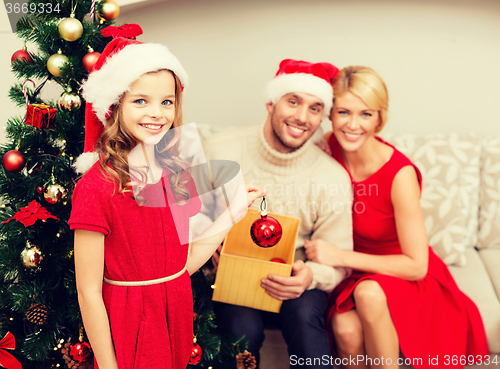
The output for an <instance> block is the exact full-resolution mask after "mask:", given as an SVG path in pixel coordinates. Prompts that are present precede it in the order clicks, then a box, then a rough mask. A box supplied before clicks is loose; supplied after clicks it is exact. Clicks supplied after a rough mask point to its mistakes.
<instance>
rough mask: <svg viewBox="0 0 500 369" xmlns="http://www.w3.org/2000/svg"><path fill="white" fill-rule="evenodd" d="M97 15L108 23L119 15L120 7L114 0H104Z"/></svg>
mask: <svg viewBox="0 0 500 369" xmlns="http://www.w3.org/2000/svg"><path fill="white" fill-rule="evenodd" d="M99 14H100V15H101V17H103V18H104V19H106V20H108V21H111V20H114V19H116V18H118V16H119V15H120V6H119V5H118V4H117V3H116V1H115V0H106V2H105V3H104V4H102V9H101V11H100V12H99Z"/></svg>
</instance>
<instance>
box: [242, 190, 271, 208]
mask: <svg viewBox="0 0 500 369" xmlns="http://www.w3.org/2000/svg"><path fill="white" fill-rule="evenodd" d="M245 189H246V191H247V204H248V207H250V206H252V204H253V202H254V201H255V200H256V199H258V198H259V197H263V196H266V194H267V192H266V191H265V190H263V189H262V188H260V187H257V186H252V185H248V186H245Z"/></svg>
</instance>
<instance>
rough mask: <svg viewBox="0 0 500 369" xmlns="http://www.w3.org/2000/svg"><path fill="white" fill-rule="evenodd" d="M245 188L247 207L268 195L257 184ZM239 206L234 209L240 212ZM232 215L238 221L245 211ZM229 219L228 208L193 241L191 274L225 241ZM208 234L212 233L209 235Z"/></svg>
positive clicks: (190, 264)
mask: <svg viewBox="0 0 500 369" xmlns="http://www.w3.org/2000/svg"><path fill="white" fill-rule="evenodd" d="M245 190H246V193H247V199H246V200H247V202H246V205H247V207H249V206H251V205H252V203H253V202H254V201H255V200H256V199H257V198H259V197H262V196H265V195H266V193H265V191H264V190H262V189H261V188H260V187H257V186H246V188H245ZM238 207H239V206H238V205H237V206H234V207H233V210H234V211H236V212H238V210H237V208H238ZM232 215H233V216H234V217H235V220H236V223H237V222H238V221H240V220H241V219H242V218H243V216H244V213H242V214H241V216H240V215H237V214H235V213H233V214H232ZM227 219H229V214H228V211H227V210H226V211H225V212H224V213H222V214H221V215H220V216H219V217H218V218H217V219H216V220H215V222H214V223H213V224H212V225H211V226H210V228H209V229H208V230H206V231H205V232H203V233H202V234H200V235H199V236H198V237H196V239H195V240H194V241H193V242H191V252H190V254H189V257H188V262H187V270H188V272H189V274H190V275H191V274H193V273H194V272H196V271H197V270H198V269H199V268H201V267H202V266H203V264H205V263H206V262H207V260H208V259H210V258H211V257H212V255H213V254H214V252H215V251H216V250H217V248H218V247H219V245H220V244H221V243H222V241H224V238H225V237H226V236H227V234H228V233H229V231H230V230H231V228H228V227H226V224H227ZM214 230H219V232H217V233H214V232H215V231H214ZM212 233H214V234H212ZM207 234H212V235H210V236H208V237H207V236H206V235H207Z"/></svg>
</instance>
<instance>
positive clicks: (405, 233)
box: [305, 166, 429, 281]
mask: <svg viewBox="0 0 500 369" xmlns="http://www.w3.org/2000/svg"><path fill="white" fill-rule="evenodd" d="M419 197H420V189H419V186H418V180H417V175H416V173H415V169H414V168H413V167H412V166H406V167H404V168H402V169H401V170H400V171H399V172H398V174H396V176H395V178H394V181H393V184H392V189H391V200H392V204H393V206H394V217H395V220H396V229H397V233H398V238H399V243H400V244H401V251H402V254H400V255H370V254H365V253H360V252H353V251H344V250H339V249H337V248H334V247H332V246H331V245H329V244H328V243H327V242H325V241H323V240H314V241H306V244H305V248H306V254H307V257H308V258H309V259H310V260H312V261H316V262H319V263H322V264H327V265H331V266H341V267H347V268H352V269H355V270H360V271H364V272H369V273H377V274H386V275H390V276H394V277H398V278H401V279H405V280H410V281H413V280H420V279H423V278H424V277H425V275H426V274H427V266H428V259H429V251H428V244H427V234H426V231H425V224H424V216H423V213H422V208H421V207H420V202H419Z"/></svg>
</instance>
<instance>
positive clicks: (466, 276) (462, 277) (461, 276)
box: [449, 247, 500, 353]
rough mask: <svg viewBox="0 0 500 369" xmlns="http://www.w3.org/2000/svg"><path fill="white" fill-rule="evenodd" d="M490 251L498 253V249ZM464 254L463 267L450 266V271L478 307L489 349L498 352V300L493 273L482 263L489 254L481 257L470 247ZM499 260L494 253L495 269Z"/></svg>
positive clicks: (492, 264)
mask: <svg viewBox="0 0 500 369" xmlns="http://www.w3.org/2000/svg"><path fill="white" fill-rule="evenodd" d="M484 251H486V250H484ZM488 251H490V250H488ZM491 251H495V252H498V253H500V250H491ZM465 254H466V257H467V265H466V266H464V267H457V266H450V267H449V269H450V272H451V274H452V275H453V278H455V281H456V282H457V285H458V286H459V288H460V289H461V290H462V291H463V292H464V293H465V294H466V295H467V296H469V297H470V298H471V299H472V301H474V303H475V304H476V306H477V307H478V309H479V312H480V313H481V317H482V318H483V323H484V328H485V330H486V336H487V338H488V345H489V347H490V351H491V352H492V353H500V301H499V299H498V295H497V292H495V288H494V287H493V284H492V282H491V279H490V278H491V277H493V275H492V274H489V273H488V271H487V269H486V267H485V264H484V260H485V257H486V258H488V257H491V254H484V255H482V256H483V258H482V257H481V256H480V255H479V252H478V251H477V250H476V249H475V248H471V247H470V248H467V249H466V250H465ZM499 260H500V255H496V263H497V264H496V265H497V267H496V268H497V269H498V262H499ZM494 263H495V260H491V265H490V266H491V267H494ZM497 277H498V274H497ZM497 291H498V289H497Z"/></svg>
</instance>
